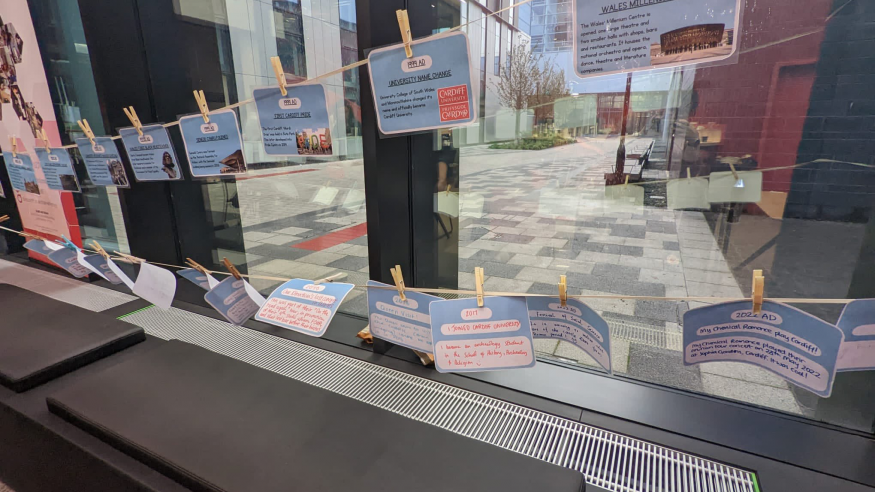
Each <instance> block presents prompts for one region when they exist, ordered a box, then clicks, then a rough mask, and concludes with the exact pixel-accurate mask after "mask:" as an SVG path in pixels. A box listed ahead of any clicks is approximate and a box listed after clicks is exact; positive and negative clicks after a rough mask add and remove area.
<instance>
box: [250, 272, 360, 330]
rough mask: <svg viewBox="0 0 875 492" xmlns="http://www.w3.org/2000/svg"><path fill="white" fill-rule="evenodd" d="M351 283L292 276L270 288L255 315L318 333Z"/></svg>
mask: <svg viewBox="0 0 875 492" xmlns="http://www.w3.org/2000/svg"><path fill="white" fill-rule="evenodd" d="M353 287H355V286H354V285H353V284H341V283H335V282H330V283H322V284H318V285H317V284H314V283H313V281H312V280H304V279H301V278H295V279H292V280H289V281H288V282H286V283H284V284H282V285H280V286H279V287H277V288H276V290H274V291H273V293H272V294H271V295H270V297H268V298H267V301H266V302H265V303H264V305H263V306H261V310H260V311H258V314H257V315H256V316H255V319H257V320H258V321H263V322H265V323H270V324H272V325H275V326H279V327H280V328H286V329H288V330H294V331H297V332H300V333H303V334H305V335H310V336H314V337H321V336H322V335H324V334H325V331H326V330H327V329H328V323H330V322H331V318H333V317H334V314H335V313H337V308H338V307H340V303H341V302H343V299H344V298H345V297H346V295H347V294H349V291H351V290H352V288H353Z"/></svg>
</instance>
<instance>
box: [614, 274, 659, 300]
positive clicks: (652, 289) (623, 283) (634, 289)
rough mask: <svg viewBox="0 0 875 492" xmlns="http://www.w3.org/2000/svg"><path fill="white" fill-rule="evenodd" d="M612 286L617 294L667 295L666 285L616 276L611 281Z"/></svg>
mask: <svg viewBox="0 0 875 492" xmlns="http://www.w3.org/2000/svg"><path fill="white" fill-rule="evenodd" d="M611 287H612V288H613V289H614V290H612V291H611V292H614V293H616V294H628V295H632V296H654V297H665V285H662V284H654V283H650V282H639V281H637V280H626V279H623V278H615V279H613V280H612V282H611Z"/></svg>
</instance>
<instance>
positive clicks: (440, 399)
mask: <svg viewBox="0 0 875 492" xmlns="http://www.w3.org/2000/svg"><path fill="white" fill-rule="evenodd" d="M124 320H125V321H127V322H129V323H133V324H136V325H138V326H141V327H142V328H143V329H145V330H146V332H147V333H149V334H150V335H153V336H156V337H158V338H162V339H165V340H169V339H178V340H182V341H185V342H189V343H192V344H195V345H199V346H201V347H204V348H206V349H209V350H212V351H214V352H217V353H220V354H224V355H227V356H230V357H233V358H235V359H238V360H241V361H244V362H247V363H249V364H253V365H255V366H258V367H261V368H264V369H267V370H270V371H273V372H275V373H278V374H282V375H284V376H287V377H290V378H294V379H297V380H299V381H302V382H305V383H309V384H312V385H314V386H317V387H320V388H323V389H326V390H329V391H333V392H335V393H339V394H341V395H345V396H348V397H350V398H355V399H356V400H359V401H362V402H365V403H368V404H371V405H374V406H377V407H379V408H383V409H385V410H388V411H391V412H395V413H397V414H399V415H403V416H405V417H409V418H412V419H415V420H419V421H421V422H425V423H428V424H431V425H435V426H438V427H441V428H443V429H447V430H450V431H452V432H455V433H457V434H461V435H463V436H466V437H470V438H473V439H478V440H480V441H483V442H487V443H490V444H493V445H496V446H500V447H502V448H505V449H509V450H511V451H515V452H518V453H522V454H525V455H527V456H531V457H533V458H537V459H540V460H544V461H548V462H550V463H553V464H556V465H560V466H564V467H566V468H571V469H574V470H578V471H580V472H581V473H582V474H583V475H584V477H585V478H586V480H587V482H588V483H591V484H593V485H596V486H599V487H602V488H604V489H607V490H609V491H615V492H755V491H756V490H757V489H756V488H755V486H754V477H753V475H752V474H751V473H750V472H747V471H744V470H741V469H738V468H735V467H732V466H727V465H724V464H721V463H717V462H714V461H710V460H706V459H702V458H699V457H697V456H692V455H689V454H686V453H682V452H678V451H675V450H673V449H669V448H665V447H662V446H657V445H654V444H651V443H648V442H644V441H640V440H637V439H632V438H630V437H626V436H623V435H620V434H615V433H612V432H607V431H604V430H601V429H597V428H594V427H590V426H587V425H584V424H581V423H579V422H574V421H571V420H567V419H563V418H559V417H556V416H553V415H550V414H546V413H543V412H539V411H535V410H532V409H528V408H525V407H521V406H518V405H514V404H511V403H507V402H504V401H501V400H497V399H494V398H490V397H488V396H484V395H480V394H477V393H474V392H471V391H466V390H463V389H459V388H456V387H453V386H448V385H445V384H442V383H437V382H434V381H431V380H428V379H423V378H420V377H416V376H412V375H409V374H406V373H403V372H400V371H395V370H393V369H388V368H385V367H382V366H378V365H375V364H371V363H369V362H365V361H361V360H358V359H353V358H350V357H346V356H343V355H340V354H335V353H333V352H329V351H326V350H322V349H319V348H316V347H311V346H309V345H304V344H301V343H297V342H293V341H291V340H286V339H283V338H278V337H274V336H271V335H267V334H264V333H261V332H258V331H255V330H249V329H247V328H241V327H237V326H233V325H231V324H228V323H225V322H222V321H219V320H215V319H212V318H207V317H204V316H200V315H197V314H194V313H190V312H187V311H182V310H178V309H170V310H168V311H162V310H160V309H156V308H151V309H146V310H143V311H137V312H135V313H132V314H130V315H128V316H126V317H124Z"/></svg>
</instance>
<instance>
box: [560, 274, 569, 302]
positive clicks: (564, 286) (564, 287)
mask: <svg viewBox="0 0 875 492" xmlns="http://www.w3.org/2000/svg"><path fill="white" fill-rule="evenodd" d="M567 302H568V282H567V281H566V280H565V275H559V304H560V305H561V306H562V307H565V303H567Z"/></svg>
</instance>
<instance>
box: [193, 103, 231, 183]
mask: <svg viewBox="0 0 875 492" xmlns="http://www.w3.org/2000/svg"><path fill="white" fill-rule="evenodd" d="M179 130H180V131H181V132H182V140H183V142H185V153H186V155H187V156H188V164H189V166H190V167H191V175H192V176H194V177H196V178H202V177H205V176H225V175H228V174H243V173H245V172H246V161H245V160H244V159H243V140H242V139H241V138H240V127H239V126H238V124H237V114H236V113H235V112H234V111H232V110H230V109H226V110H223V111H216V112H215V113H210V122H209V123H204V119H203V117H202V116H201V115H199V114H196V115H190V116H183V117H182V118H180V119H179Z"/></svg>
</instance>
